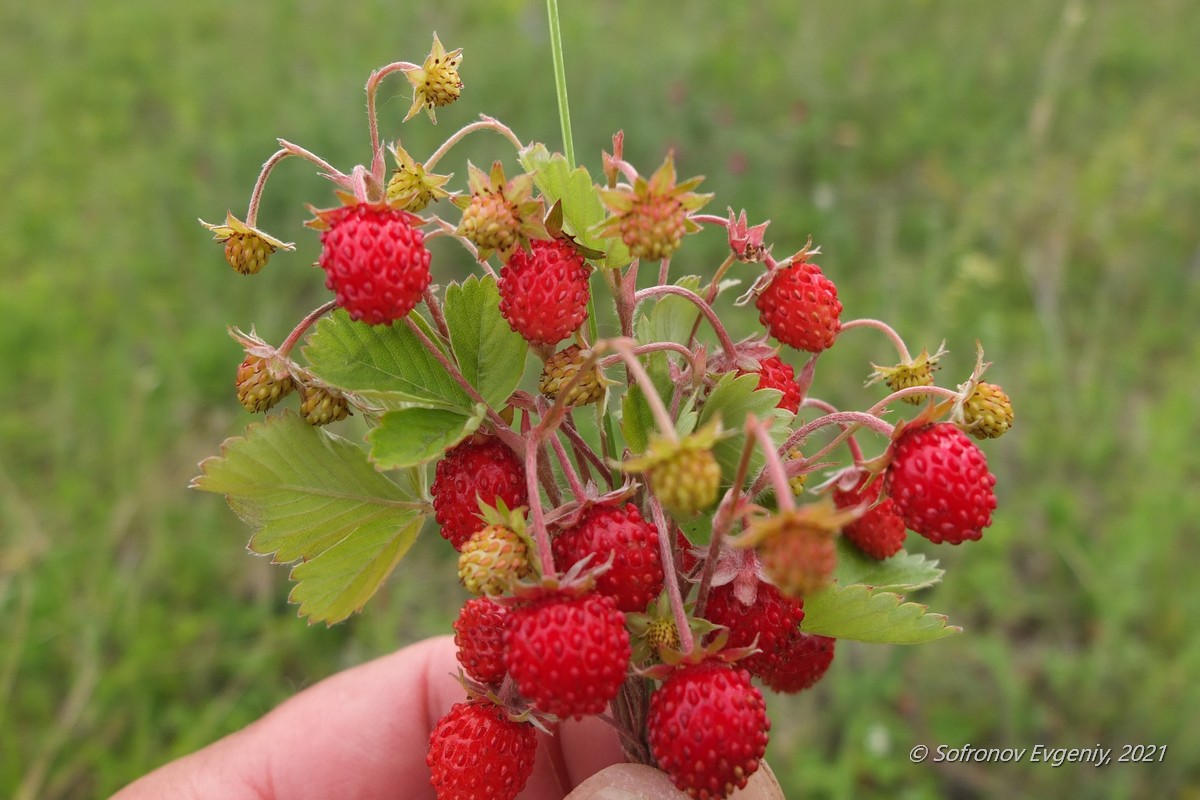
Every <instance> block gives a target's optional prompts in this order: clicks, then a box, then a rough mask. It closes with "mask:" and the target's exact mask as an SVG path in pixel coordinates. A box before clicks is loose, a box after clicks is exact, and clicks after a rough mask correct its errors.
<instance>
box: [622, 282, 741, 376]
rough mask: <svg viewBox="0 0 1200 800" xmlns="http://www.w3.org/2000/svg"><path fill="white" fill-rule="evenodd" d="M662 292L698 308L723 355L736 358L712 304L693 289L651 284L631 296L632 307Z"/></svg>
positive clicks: (727, 334) (735, 351) (727, 335)
mask: <svg viewBox="0 0 1200 800" xmlns="http://www.w3.org/2000/svg"><path fill="white" fill-rule="evenodd" d="M663 294H673V295H678V296H679V297H683V298H685V299H687V300H690V301H691V302H692V304H693V305H695V306H696V308H698V309H700V313H701V314H703V315H704V317H705V319H707V320H708V323H709V325H711V326H712V329H713V331H715V332H716V334H717V339H719V340H720V342H721V349H722V350H724V351H725V356H726V357H727V358H729V359H730V360H731V361H733V360H735V359H736V358H737V350H736V349H735V348H734V346H733V340H732V339H730V338H729V332H728V331H726V330H725V326H724V325H722V324H721V320H720V318H719V317H717V312H715V311H713V308H712V306H710V305H709V304H708V303H706V302H704V298H703V297H701V296H700V295H698V294H696V293H695V292H693V291H690V290H688V289H684V288H683V287H682V286H651V287H650V288H648V289H642V290H641V291H639V292H637V293H636V294H635V295H634V296H633V300H634V307H635V308H636V307H637V305H638V304H639V303H641V302H642V301H643V300H646V299H648V298H650V297H656V296H658V295H663Z"/></svg>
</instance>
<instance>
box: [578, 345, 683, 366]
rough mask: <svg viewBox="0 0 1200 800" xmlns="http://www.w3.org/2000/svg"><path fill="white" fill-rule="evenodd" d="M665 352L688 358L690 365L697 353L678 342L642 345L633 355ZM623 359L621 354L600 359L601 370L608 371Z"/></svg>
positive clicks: (635, 349) (634, 350)
mask: <svg viewBox="0 0 1200 800" xmlns="http://www.w3.org/2000/svg"><path fill="white" fill-rule="evenodd" d="M665 350H669V351H671V352H674V353H679V354H680V355H682V356H684V357H685V358H687V360H688V362H689V363H690V362H691V361H692V360H693V359H694V358H695V357H696V354H695V353H693V352H692V351H691V350H688V349H687V348H686V347H684V346H683V345H681V344H679V343H678V342H651V343H650V344H640V345H638V346H637V347H635V348H633V354H634V355H635V356H641V355H645V354H647V353H658V352H662V351H665ZM622 358H623V357H622V356H621V355H620V354H617V355H611V356H605V357H604V358H602V359H600V368H601V369H608V368H609V367H611V366H612V365H613V364H616V363H617V362H618V361H621V360H622Z"/></svg>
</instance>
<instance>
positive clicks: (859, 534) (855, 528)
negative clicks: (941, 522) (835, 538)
mask: <svg viewBox="0 0 1200 800" xmlns="http://www.w3.org/2000/svg"><path fill="white" fill-rule="evenodd" d="M866 481H867V476H866V475H863V476H862V478H860V479H859V481H858V484H857V485H855V487H854V488H853V489H849V490H843V489H841V488H838V487H835V488H834V490H833V502H834V505H836V506H837V507H838V508H854V507H855V506H860V505H864V504H865V505H868V506H870V507H869V508H868V509H867V512H866V513H865V514H863V515H862V516H861V517H859V518H858V519H856V520H854V521H853V522H850V523H848V524H847V525H846V527H844V528H842V535H843V536H845V537H846V538H847V539H849V540H850V541H851V542H853V543H854V544H855V545H856V546H857V547H858V549H859V550H862V551H863V552H864V553H866V554H867V555H869V556H870V557H871V558H878V559H881V560H882V559H885V558H890V557H892V556H894V555H896V553H898V552H900V548H901V547H904V540H905V539H906V538H907V537H908V531H906V530H905V529H904V520H902V519H900V515H899V514H897V513H896V504H895V501H893V500H892V498H890V497H885V498H883V500H882V501H881V502H879V503H875V501H876V500H877V499H878V498H879V492H880V490H881V489H882V488H883V481H881V480H875V481H871V483H870V485H866V486H864V484H866ZM873 503H874V505H871V504H873Z"/></svg>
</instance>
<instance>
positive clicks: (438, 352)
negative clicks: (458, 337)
mask: <svg viewBox="0 0 1200 800" xmlns="http://www.w3.org/2000/svg"><path fill="white" fill-rule="evenodd" d="M404 324H405V325H407V326H408V329H409V330H410V331H412V333H413V335H414V336H416V337H417V341H419V342H420V343H421V345H422V346H423V347H424V348H425V349H426V350H428V351H429V353H430V355H432V356H433V357H434V358H436V359H437V362H438V363H439V364H441V365H442V368H443V369H445V370H446V372H447V373H448V374H449V375H450V377H451V378H453V379H454V382H455V383H457V384H458V385H459V386H461V387H462V390H463V391H464V392H466V393H467V396H468V397H470V398H471V399H472V400H474V401H475V402H476V403H483V404H484V405H485V406H487V418H488V421H489V422H491V423H492V427H493V428H495V429H496V433H497V434H498V435H499V436H500V438H501V439H503V440H505V442H506V443H507V444H508V445H509V446H510V447H512V446H514V444H516V446H517V447H518V448H519V446H520V445H519V444H517V443H519V442H520V438H519V437H516V432H515V431H513V429H512V428H510V427H509V425H508V423H507V422H505V421H504V419H503V418H502V417H501V416H500V415H499V414H497V413H496V410H495V409H494V408H492V407H491V406H490V405H488V402H487V401H486V400H484V399H483V395H481V394H479V392H478V391H477V390H476V389H475V387H474V386H472V385H471V382H470V381H468V380H467V379H466V377H464V376H463V374H462V371H461V370H459V368H458V365H457V364H455V363H454V362H453V361H451V360H450V359H449V358H448V357H447V356H446V354H445V353H444V352H442V348H440V347H438V346H437V345H436V344H434V343H433V341H431V340H430V338H429V337H428V336H426V335H425V331H423V330H421V328H420V326H419V325H417V323H415V322H413V320H412V316H411V315H410V316H406V317H405V318H404ZM514 437H516V438H515V439H514ZM518 452H519V450H518Z"/></svg>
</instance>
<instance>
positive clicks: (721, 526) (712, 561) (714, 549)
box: [696, 436, 754, 617]
mask: <svg viewBox="0 0 1200 800" xmlns="http://www.w3.org/2000/svg"><path fill="white" fill-rule="evenodd" d="M753 452H754V441H753V440H752V439H751V438H750V437H749V436H747V437H746V442H745V444H743V445H742V457H741V458H740V459H738V466H737V473H736V474H735V475H734V477H733V484H732V485H731V486H730V487H729V490H728V491H727V492H725V497H724V498H723V499H722V500H721V505H719V506H717V513H716V514H714V515H713V524H712V538H711V539H710V540H709V542H708V556H707V558H706V559H705V561H704V570H703V571H702V572H701V573H700V586H699V589H698V590H697V593H696V616H697V617H702V616H704V605H705V603H707V602H708V592H709V589H710V588H711V587H712V579H713V575H715V574H716V571H717V562H718V561H719V559H720V555H721V539H722V538H724V536H725V533H726V531H728V530H729V528H731V527H732V526H733V521H734V520H735V519H737V517H738V516H739V515H740V510H741V504H742V489H741V486H742V484H743V483H744V482H745V480H746V473H747V472H748V471H749V470H750V456H751V454H752V453H753Z"/></svg>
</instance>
